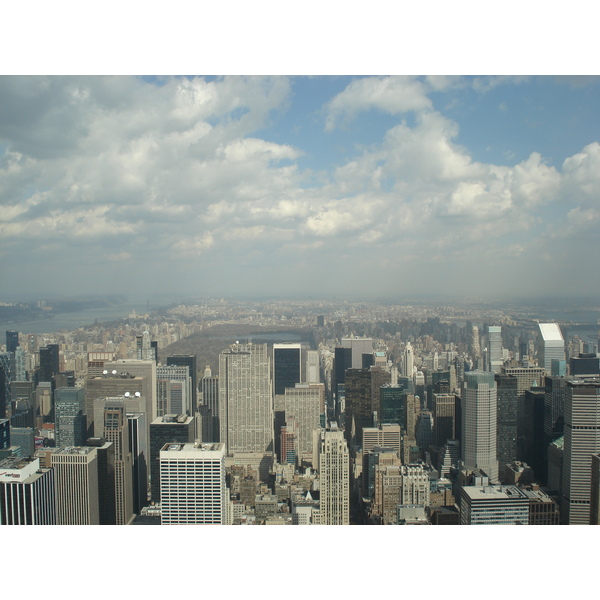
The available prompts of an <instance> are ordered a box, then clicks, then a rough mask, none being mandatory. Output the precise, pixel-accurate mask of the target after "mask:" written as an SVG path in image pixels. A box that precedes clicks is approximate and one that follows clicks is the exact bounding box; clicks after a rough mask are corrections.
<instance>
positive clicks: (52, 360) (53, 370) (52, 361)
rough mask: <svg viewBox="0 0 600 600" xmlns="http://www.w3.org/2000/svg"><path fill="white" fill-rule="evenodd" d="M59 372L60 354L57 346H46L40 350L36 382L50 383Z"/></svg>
mask: <svg viewBox="0 0 600 600" xmlns="http://www.w3.org/2000/svg"><path fill="white" fill-rule="evenodd" d="M59 371H60V354H59V345H58V344H48V345H47V346H44V347H43V348H40V368H39V373H38V381H52V379H53V377H54V376H55V375H56V374H57V373H58V372H59Z"/></svg>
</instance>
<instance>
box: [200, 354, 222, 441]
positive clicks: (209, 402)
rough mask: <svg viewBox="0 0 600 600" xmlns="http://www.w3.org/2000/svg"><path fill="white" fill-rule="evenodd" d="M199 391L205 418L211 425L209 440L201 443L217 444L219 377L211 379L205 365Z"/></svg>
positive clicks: (218, 437)
mask: <svg viewBox="0 0 600 600" xmlns="http://www.w3.org/2000/svg"><path fill="white" fill-rule="evenodd" d="M200 390H201V392H202V405H203V406H204V407H206V408H205V410H206V411H210V412H205V414H206V415H207V418H209V419H210V420H211V425H210V427H208V430H209V431H211V432H212V436H211V439H210V440H204V439H203V440H202V441H213V442H218V441H219V439H220V434H221V432H220V426H219V377H218V375H216V376H214V377H213V374H212V371H211V369H210V367H209V366H208V365H207V366H206V369H205V370H204V377H202V379H201V380H200Z"/></svg>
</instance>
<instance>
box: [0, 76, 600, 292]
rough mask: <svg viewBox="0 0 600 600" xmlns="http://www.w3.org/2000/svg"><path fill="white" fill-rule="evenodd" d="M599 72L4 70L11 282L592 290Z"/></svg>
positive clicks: (33, 286)
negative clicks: (82, 73) (136, 73)
mask: <svg viewBox="0 0 600 600" xmlns="http://www.w3.org/2000/svg"><path fill="white" fill-rule="evenodd" d="M599 91H600V80H599V79H598V78H595V77H523V76H519V77H509V76H503V77H480V76H478V77H462V76H461V77H453V76H437V77H435V76H367V77H347V76H344V77H325V76H319V77H286V76H273V77H253V76H227V77H201V76H193V77H192V76H190V77H130V76H117V77H105V76H91V77H74V76H69V77H53V76H50V77H46V76H25V77H17V76H3V77H1V78H0V105H1V106H2V111H1V112H0V197H1V198H2V203H3V205H4V206H3V211H2V215H1V216H0V252H1V253H2V257H3V259H2V263H1V264H2V266H1V267H0V268H1V271H0V274H1V275H0V276H1V279H2V282H3V289H4V290H6V291H10V292H11V293H12V294H17V295H18V294H19V293H37V292H38V291H39V290H42V289H43V290H45V293H47V294H56V293H60V294H63V295H69V294H70V295H73V294H81V293H85V294H90V293H104V292H107V293H127V292H130V293H131V292H132V290H135V291H136V292H138V293H140V294H152V293H157V292H161V291H164V290H165V289H169V290H172V291H176V292H181V293H184V294H206V295H215V294H234V295H237V296H243V295H244V294H248V295H257V294H260V295H264V294H266V295H268V294H276V295H282V294H283V295H285V296H288V297H290V296H307V295H309V296H330V295H343V294H355V295H356V293H357V292H360V295H364V296H365V297H372V296H375V297H397V296H398V295H400V296H406V295H418V294H439V293H442V294H450V295H472V294H474V295H482V296H520V297H529V296H540V295H544V294H548V293H552V294H553V295H564V296H567V297H580V296H589V295H593V294H596V293H597V292H598V285H599V284H598V280H597V278H595V277H589V273H590V270H593V269H594V263H593V262H592V261H593V260H594V257H595V255H596V254H597V252H598V243H599V240H598V236H597V233H596V232H597V227H598V221H599V218H600V209H599V208H598V195H597V191H596V190H597V186H598V180H599V178H600V175H599V173H600V168H599V167H600V143H599V142H600V132H599V131H598V123H600V119H599V111H600V108H599V107H600V105H599V103H598V94H599ZM575 265H576V267H577V268H573V266H575ZM557 272H568V274H569V284H568V286H562V287H561V289H560V290H557V288H556V280H555V277H554V275H555V274H556V273H557ZM24 274H26V276H24Z"/></svg>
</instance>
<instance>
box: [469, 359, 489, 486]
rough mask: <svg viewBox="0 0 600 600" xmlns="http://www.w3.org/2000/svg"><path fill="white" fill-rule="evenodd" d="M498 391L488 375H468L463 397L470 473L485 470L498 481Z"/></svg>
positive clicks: (486, 372)
mask: <svg viewBox="0 0 600 600" xmlns="http://www.w3.org/2000/svg"><path fill="white" fill-rule="evenodd" d="M496 436H497V389H496V382H495V380H494V374H493V373H491V372H489V371H470V372H468V373H465V382H464V386H463V397H462V437H463V446H462V459H463V462H464V466H465V468H467V469H470V470H473V469H482V470H483V471H485V473H486V475H487V476H488V477H489V478H490V481H492V482H495V481H498V459H497V457H496V444H497V441H496Z"/></svg>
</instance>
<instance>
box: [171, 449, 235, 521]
mask: <svg viewBox="0 0 600 600" xmlns="http://www.w3.org/2000/svg"><path fill="white" fill-rule="evenodd" d="M160 481H161V483H160V497H161V524H162V525H224V524H225V523H226V518H227V515H226V510H227V488H226V485H225V446H224V444H221V443H209V444H204V443H201V442H196V443H193V444H165V446H163V448H161V451H160Z"/></svg>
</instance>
